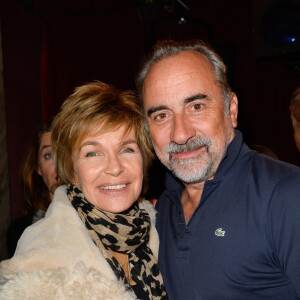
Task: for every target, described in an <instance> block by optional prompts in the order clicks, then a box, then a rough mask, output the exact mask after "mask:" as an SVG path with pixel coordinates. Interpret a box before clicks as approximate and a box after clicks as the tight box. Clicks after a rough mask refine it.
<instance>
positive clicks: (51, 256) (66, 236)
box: [0, 186, 158, 300]
mask: <svg viewBox="0 0 300 300" xmlns="http://www.w3.org/2000/svg"><path fill="white" fill-rule="evenodd" d="M140 207H142V208H145V209H146V210H147V211H148V213H149V214H150V217H151V221H152V226H151V231H150V241H149V247H150V248H151V250H152V251H153V253H154V256H155V257H156V258H157V255H158V235H157V232H156V229H155V226H154V223H155V211H154V209H153V207H152V205H151V204H150V203H149V202H148V201H143V202H142V203H141V204H140ZM0 299H1V300H21V299H22V300H27V299H28V300H29V299H30V300H38V299H39V300H40V299H49V300H50V299H51V300H56V299H57V300H67V299H68V300H69V299H70V300H71V299H72V300H85V299H89V300H102V299H103V300H104V299H105V300H131V299H136V297H135V295H134V294H133V293H132V292H130V291H127V290H125V287H124V285H122V284H120V283H119V282H118V280H117V278H116V276H115V274H114V272H113V270H112V269H111V267H110V266H109V264H108V263H107V261H106V259H105V258H104V257H103V256H102V255H101V253H100V251H99V250H98V248H97V247H96V246H95V244H94V242H93V241H92V240H91V238H90V236H89V233H88V231H87V230H86V228H85V226H84V224H83V223H82V221H81V219H80V218H79V216H78V214H77V212H76V211H75V209H74V208H73V207H72V205H71V203H70V201H69V200H68V197H67V194H66V186H61V187H59V188H58V189H57V190H56V191H55V194H54V198H53V201H52V203H51V205H50V206H49V208H48V211H47V214H46V216H45V218H44V219H42V220H41V221H39V222H37V223H35V224H33V225H31V226H30V227H28V228H27V229H26V230H25V232H24V233H23V235H22V236H21V238H20V240H19V242H18V246H17V249H16V252H15V254H14V256H13V257H12V258H11V259H9V260H4V261H2V262H1V264H0Z"/></svg>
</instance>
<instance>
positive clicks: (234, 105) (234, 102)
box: [230, 93, 238, 128]
mask: <svg viewBox="0 0 300 300" xmlns="http://www.w3.org/2000/svg"><path fill="white" fill-rule="evenodd" d="M237 117H238V98H237V96H236V94H235V93H231V96H230V119H231V124H232V126H233V127H234V128H236V127H237V124H238V121H237Z"/></svg>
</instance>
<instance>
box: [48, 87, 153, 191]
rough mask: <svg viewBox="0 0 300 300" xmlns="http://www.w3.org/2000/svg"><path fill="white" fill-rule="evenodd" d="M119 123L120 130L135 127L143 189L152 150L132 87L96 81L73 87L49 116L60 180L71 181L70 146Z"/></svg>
mask: <svg viewBox="0 0 300 300" xmlns="http://www.w3.org/2000/svg"><path fill="white" fill-rule="evenodd" d="M121 125H125V133H124V134H126V133H127V132H129V131H130V130H131V129H133V130H134V131H135V134H136V138H137V144H138V146H139V148H140V150H141V153H142V157H143V174H144V185H143V186H144V191H145V189H146V175H147V172H148V168H149V166H150V163H151V160H152V158H153V152H152V147H151V141H150V140H149V137H148V135H147V134H146V129H145V123H144V118H143V115H142V112H141V107H140V105H139V102H138V100H137V97H136V95H135V94H134V93H133V92H132V91H129V90H128V91H120V90H118V89H117V88H116V87H114V86H112V85H108V84H106V83H103V82H100V81H95V82H92V83H87V84H85V85H82V86H80V87H77V88H76V89H75V91H74V93H73V94H72V95H70V96H69V97H68V98H67V99H66V100H65V101H64V103H63V104H62V106H61V109H60V112H59V113H58V114H57V115H56V117H55V118H54V120H53V126H52V146H53V149H54V151H55V157H56V168H57V173H58V176H59V178H60V180H61V183H62V184H68V183H72V182H73V180H74V170H73V161H72V157H73V154H74V150H75V148H77V147H78V146H79V144H80V143H81V142H82V141H83V139H84V138H85V137H86V136H87V135H89V134H99V133H104V132H107V131H111V130H114V129H117V128H118V127H119V126H121Z"/></svg>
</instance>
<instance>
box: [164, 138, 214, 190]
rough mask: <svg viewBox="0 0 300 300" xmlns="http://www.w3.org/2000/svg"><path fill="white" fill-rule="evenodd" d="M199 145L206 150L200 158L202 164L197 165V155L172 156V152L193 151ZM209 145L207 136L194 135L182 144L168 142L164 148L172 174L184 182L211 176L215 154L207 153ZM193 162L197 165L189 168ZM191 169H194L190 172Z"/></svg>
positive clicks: (189, 182) (199, 180)
mask: <svg viewBox="0 0 300 300" xmlns="http://www.w3.org/2000/svg"><path fill="white" fill-rule="evenodd" d="M200 147H205V148H206V150H207V152H206V156H205V158H203V160H202V163H203V165H201V164H200V165H199V157H192V158H186V159H182V158H181V159H176V158H173V155H172V154H173V153H180V152H184V151H193V150H196V149H198V148H200ZM210 147H211V140H210V139H209V138H207V137H195V138H194V139H191V140H189V141H187V143H186V144H184V145H179V144H176V143H170V144H169V145H168V147H167V149H166V152H167V153H168V154H169V164H168V168H169V170H170V171H171V172H172V173H173V174H174V176H176V177H177V178H178V179H180V180H181V181H182V182H184V183H186V184H191V183H196V182H201V181H205V180H207V179H208V178H209V177H210V176H211V170H212V168H213V165H214V161H215V155H213V154H211V153H209V148H210ZM204 160H206V161H204ZM193 163H197V165H198V166H195V167H194V168H193V167H192V168H190V166H191V165H192V164H193ZM191 169H194V170H193V171H192V172H191Z"/></svg>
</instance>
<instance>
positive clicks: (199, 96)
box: [147, 94, 207, 117]
mask: <svg viewBox="0 0 300 300" xmlns="http://www.w3.org/2000/svg"><path fill="white" fill-rule="evenodd" d="M206 98H207V95H205V94H196V95H192V96H189V97H187V98H185V99H184V101H183V103H184V104H188V103H190V102H193V101H195V100H200V99H206ZM164 109H168V106H166V105H159V106H155V107H151V108H149V109H148V110H147V116H148V117H150V116H151V115H152V114H153V113H155V112H157V111H160V110H164Z"/></svg>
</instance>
